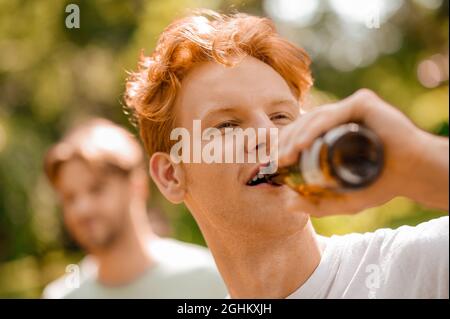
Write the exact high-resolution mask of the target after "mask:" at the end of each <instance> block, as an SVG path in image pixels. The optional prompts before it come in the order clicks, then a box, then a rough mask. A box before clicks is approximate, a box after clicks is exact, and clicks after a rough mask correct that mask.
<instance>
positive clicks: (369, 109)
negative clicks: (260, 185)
mask: <svg viewBox="0 0 450 319" xmlns="http://www.w3.org/2000/svg"><path fill="white" fill-rule="evenodd" d="M353 121H354V122H359V123H362V124H364V125H365V126H367V127H368V128H369V129H371V130H372V131H373V132H374V133H375V134H377V135H378V137H379V138H380V139H381V141H382V142H383V145H384V153H385V163H384V169H383V172H382V174H381V176H380V177H379V178H378V179H377V180H376V181H375V182H374V183H373V184H372V185H370V186H368V187H367V188H365V189H362V190H357V191H352V192H349V193H345V194H336V196H332V197H330V198H329V197H326V196H325V197H324V198H320V199H319V201H318V202H312V201H311V200H309V199H308V198H305V197H302V196H298V198H297V199H296V200H294V202H293V203H291V208H292V210H293V211H303V212H305V213H309V214H311V215H313V216H326V215H332V214H350V213H357V212H359V211H361V210H363V209H365V208H369V207H373V206H378V205H381V204H383V203H385V202H387V201H388V200H390V199H392V198H393V197H395V196H406V197H409V198H411V199H413V200H416V201H418V202H421V203H423V204H425V205H429V206H432V207H435V208H439V209H444V210H448V139H447V138H441V137H437V136H433V135H431V134H429V133H427V132H425V131H423V130H420V129H419V128H417V127H416V126H415V125H414V124H413V123H412V122H411V121H410V120H409V119H408V118H407V117H406V116H405V115H404V114H403V113H402V112H400V111H399V110H398V109H396V108H394V107H393V106H391V105H389V104H387V103H386V102H384V101H383V100H381V99H380V98H379V97H378V96H377V95H376V94H375V93H373V92H371V91H369V90H366V89H363V90H360V91H358V92H356V93H355V94H353V95H351V96H350V97H348V98H346V99H344V100H342V101H339V102H337V103H334V104H329V105H324V106H320V107H317V108H315V109H313V110H312V111H309V112H307V113H304V114H302V115H301V116H300V117H299V118H298V119H297V120H296V121H294V122H293V123H291V124H289V125H287V126H285V127H283V128H282V129H281V130H280V134H279V163H278V165H279V166H280V167H283V166H287V165H290V164H293V163H294V162H295V161H296V160H297V158H298V154H299V153H300V152H301V151H302V150H304V149H305V148H308V147H309V146H310V145H311V144H312V142H313V141H314V139H316V138H317V137H319V136H320V135H322V134H323V133H325V132H327V131H328V130H330V129H331V128H333V127H335V126H338V125H340V124H344V123H348V122H353Z"/></svg>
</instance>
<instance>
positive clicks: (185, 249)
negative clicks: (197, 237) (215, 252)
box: [151, 238, 215, 267]
mask: <svg viewBox="0 0 450 319" xmlns="http://www.w3.org/2000/svg"><path fill="white" fill-rule="evenodd" d="M151 249H152V253H153V254H154V256H155V258H156V259H157V260H159V261H163V262H169V263H175V264H177V263H178V264H179V265H186V266H199V267H200V266H214V265H215V264H214V259H213V257H212V255H211V252H210V251H209V249H207V248H206V247H203V246H200V245H196V244H191V243H186V242H182V241H179V240H176V239H172V238H160V239H157V240H155V241H154V242H152V243H151Z"/></svg>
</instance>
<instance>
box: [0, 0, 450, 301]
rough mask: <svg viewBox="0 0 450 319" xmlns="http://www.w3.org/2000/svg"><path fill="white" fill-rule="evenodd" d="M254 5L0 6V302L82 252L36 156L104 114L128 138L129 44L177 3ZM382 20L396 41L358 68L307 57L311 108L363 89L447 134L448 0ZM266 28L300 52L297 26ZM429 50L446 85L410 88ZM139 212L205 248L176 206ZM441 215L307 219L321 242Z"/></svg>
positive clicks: (155, 198)
mask: <svg viewBox="0 0 450 319" xmlns="http://www.w3.org/2000/svg"><path fill="white" fill-rule="evenodd" d="M416 2H417V3H416ZM69 3H76V4H78V5H79V7H80V12H81V28H80V29H67V28H65V25H64V21H65V18H66V15H67V13H65V7H66V5H67V4H69ZM263 4H264V3H263V2H261V1H252V0H247V1H231V0H216V1H214V0H210V1H206V0H205V1H194V0H165V1H157V0H147V1H144V0H132V1H120V0H99V1H88V0H80V1H61V0H40V1H31V0H28V1H27V0H15V1H11V0H0V297H39V296H40V293H41V291H42V288H43V287H44V286H45V285H46V284H47V283H48V282H50V281H51V280H54V279H55V278H56V277H58V276H59V275H61V274H63V273H64V269H65V266H66V265H67V264H69V263H72V262H77V261H78V260H79V259H80V257H81V256H82V253H81V252H80V250H79V249H78V247H76V245H74V244H73V242H71V241H70V239H69V238H68V236H67V234H66V233H65V232H64V230H63V229H62V227H61V226H62V223H61V213H60V208H59V207H58V205H57V202H56V198H55V196H54V194H53V192H52V190H51V189H50V186H49V185H48V183H47V181H46V180H45V178H44V176H43V172H42V157H43V154H44V152H45V150H46V149H47V148H48V147H49V146H50V145H51V144H52V143H54V142H55V141H56V140H57V139H58V138H59V137H60V136H61V135H62V134H63V132H64V131H65V129H66V128H67V127H68V126H69V125H70V124H71V123H73V122H74V121H80V120H82V119H84V118H87V117H89V116H94V115H96V116H104V117H107V118H109V119H112V120H113V121H115V122H117V123H119V124H122V125H124V126H127V127H128V128H129V129H130V130H131V131H132V132H135V130H134V128H133V127H132V126H131V125H129V123H128V121H127V119H126V116H124V114H123V110H122V107H121V104H122V94H123V90H124V79H125V76H126V71H127V70H133V69H135V67H136V61H137V57H138V55H139V52H140V49H141V48H145V52H146V53H149V52H151V50H152V48H153V47H154V45H155V40H156V39H157V36H158V35H159V33H160V32H161V31H162V30H163V29H164V27H165V26H166V25H167V24H168V23H169V22H170V21H171V20H172V19H173V18H174V17H177V16H180V15H182V14H184V13H185V9H186V8H196V7H206V8H211V9H218V10H222V11H224V12H229V11H232V10H240V11H243V12H248V13H252V14H257V15H267V13H266V12H265V9H264V5H263ZM336 19H338V18H337V17H336V15H333V13H332V12H330V13H328V14H324V15H322V17H321V19H320V20H318V21H316V23H315V24H314V26H312V27H310V28H309V29H308V30H310V31H311V30H312V31H313V33H312V34H313V35H314V36H316V34H317V36H319V34H323V33H324V32H326V26H327V25H328V24H329V23H330V21H335V20H336ZM391 22H392V23H393V24H394V25H395V26H396V28H397V30H400V32H401V35H402V43H401V45H400V46H399V48H398V49H397V50H395V51H394V52H389V53H385V54H381V55H379V56H378V57H377V58H376V59H375V60H374V61H372V62H371V63H370V64H368V65H366V66H364V67H359V68H355V69H353V70H351V71H348V70H347V71H342V70H336V68H334V67H333V66H332V65H331V64H330V63H328V62H327V60H326V59H324V58H317V59H314V64H313V71H314V77H315V88H314V90H313V97H314V99H315V101H316V103H322V102H328V101H332V100H336V99H339V98H343V97H345V96H347V95H349V94H351V93H353V92H354V91H355V90H357V89H358V88H361V87H367V88H370V89H372V90H374V91H375V92H377V93H378V94H379V95H381V96H382V97H383V98H384V99H385V100H387V101H388V102H390V103H392V104H393V105H395V106H397V107H398V108H399V109H401V110H402V111H403V112H405V113H406V114H408V116H410V117H411V118H412V119H413V121H414V122H415V123H416V124H417V125H418V126H420V127H422V128H423V129H425V130H428V131H430V132H434V133H436V134H441V135H444V136H448V1H444V2H443V3H442V5H441V6H440V7H439V8H438V9H436V10H431V9H426V8H424V7H421V6H420V5H419V4H418V1H412V0H411V1H410V0H406V1H404V3H403V5H402V8H401V9H400V10H399V11H398V12H397V14H396V15H395V16H394V17H392V18H391ZM277 25H278V26H279V27H280V28H279V30H280V33H282V34H283V35H285V36H288V37H289V38H290V39H292V40H293V41H295V42H297V43H298V44H300V45H302V37H303V36H306V35H305V32H306V31H307V30H306V31H305V28H302V27H298V26H292V25H289V24H288V23H283V22H277ZM382 28H383V27H382ZM343 36H344V37H345V34H344V35H343ZM385 37H386V39H382V41H389V39H390V38H389V34H387V35H385ZM320 40H321V41H328V40H326V38H324V39H322V38H321V39H320ZM307 49H308V48H307ZM365 53H368V52H365ZM434 54H443V55H444V56H445V57H446V61H447V65H446V69H447V71H446V72H447V78H446V79H445V80H444V81H443V82H442V83H441V84H440V85H438V86H436V87H433V88H426V87H424V86H423V85H421V83H420V82H419V81H418V77H417V67H418V64H419V63H420V62H421V61H422V60H424V59H427V58H429V57H430V56H432V55H434ZM386 129H389V128H386ZM411 174H412V175H413V174H414V172H411ZM149 206H151V207H152V208H153V210H154V211H156V212H158V211H159V212H164V215H163V216H165V218H166V219H167V221H169V222H170V225H171V230H170V234H171V235H172V236H174V237H176V238H178V239H181V240H185V241H189V242H194V243H199V244H204V241H203V238H202V236H201V234H200V232H199V230H198V227H197V226H196V224H195V222H194V220H193V219H192V217H191V216H190V214H189V212H188V211H187V209H186V208H185V207H183V206H177V207H174V206H172V205H169V204H168V203H167V202H166V201H165V200H163V199H162V197H161V196H160V195H159V194H158V193H157V191H156V189H154V187H153V192H152V198H151V200H150V203H149ZM443 214H445V213H444V212H440V211H435V210H430V209H427V208H425V207H421V206H419V205H417V204H415V203H413V202H411V201H410V200H408V199H405V198H396V199H394V200H392V201H390V202H389V203H386V204H385V205H383V206H382V207H377V208H373V209H369V210H367V211H364V212H362V213H360V214H359V215H357V216H340V217H328V218H324V219H320V220H314V224H315V226H316V229H317V231H318V232H319V233H321V234H324V235H332V234H344V233H348V232H354V231H356V232H365V231H372V230H374V229H377V228H380V227H394V228H395V227H398V226H400V225H404V224H408V225H415V224H417V223H420V222H422V221H425V220H428V219H431V218H434V217H436V216H440V215H443ZM155 216H160V217H161V216H162V215H155Z"/></svg>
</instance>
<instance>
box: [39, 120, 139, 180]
mask: <svg viewBox="0 0 450 319" xmlns="http://www.w3.org/2000/svg"><path fill="white" fill-rule="evenodd" d="M73 159H80V160H82V161H84V162H85V163H86V164H87V165H88V166H89V167H90V168H92V170H93V172H95V173H100V175H104V174H105V173H108V172H116V173H121V174H123V175H128V174H129V173H130V172H132V171H135V170H142V171H143V172H144V173H145V164H144V154H143V152H142V148H141V146H140V144H139V143H138V141H137V140H136V139H135V138H134V136H133V135H132V134H131V133H129V132H128V131H127V130H126V129H124V128H122V127H120V126H118V125H116V124H114V123H113V122H111V121H109V120H106V119H101V118H94V119H91V120H88V121H87V122H85V123H83V124H82V125H79V126H76V127H74V128H73V129H72V130H70V131H69V132H68V133H67V135H66V136H65V137H63V139H62V140H61V141H60V142H58V143H57V144H55V145H54V146H53V147H52V148H51V149H50V150H49V151H48V152H47V154H46V156H45V159H44V170H45V173H46V175H47V177H48V179H49V180H50V182H51V183H52V185H53V186H56V182H57V178H58V173H59V170H60V168H61V166H62V165H63V164H64V163H66V162H68V161H70V160H73Z"/></svg>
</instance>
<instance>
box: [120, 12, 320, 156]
mask: <svg viewBox="0 0 450 319" xmlns="http://www.w3.org/2000/svg"><path fill="white" fill-rule="evenodd" d="M245 55H249V56H252V57H255V58H257V59H259V60H261V61H263V62H264V63H267V64H268V65H270V66H271V67H272V68H273V69H274V70H275V71H277V72H278V73H279V74H280V75H281V76H282V77H283V78H284V79H285V81H286V82H287V83H288V85H289V86H290V88H291V90H292V91H293V93H294V94H295V96H296V97H297V99H298V100H299V101H301V100H302V99H303V97H304V96H305V94H306V92H307V91H308V90H309V88H310V86H311V85H312V77H311V72H310V68H309V66H310V58H309V57H308V55H307V54H306V52H305V51H304V50H303V49H302V48H299V47H297V46H295V45H294V44H292V43H291V42H289V41H287V40H286V39H283V38H282V37H281V36H280V35H279V34H278V33H277V32H276V29H275V26H274V24H273V22H272V21H271V20H270V19H268V18H262V17H256V16H250V15H247V14H242V13H237V14H232V15H223V14H218V13H216V12H213V11H205V10H202V11H201V12H200V13H199V14H195V15H192V16H188V17H185V18H182V19H179V20H176V21H174V22H173V23H171V24H170V25H169V26H168V27H167V28H166V29H165V30H164V32H163V33H162V34H161V36H160V38H159V40H158V42H157V45H156V48H155V50H154V52H153V54H152V55H151V56H145V55H144V54H143V53H141V56H140V60H139V64H138V71H137V72H134V73H131V74H130V76H129V78H128V79H127V83H126V91H125V103H126V106H127V107H128V108H129V109H130V110H131V111H132V114H133V116H134V119H135V120H137V123H136V124H138V126H139V129H140V135H141V138H142V140H143V143H144V146H145V148H146V151H147V153H148V154H149V156H151V155H152V154H153V153H154V152H158V151H162V152H169V150H170V147H171V141H170V138H169V137H170V131H171V130H172V129H173V125H174V118H175V114H174V111H173V104H174V101H175V97H176V94H177V91H178V90H179V88H180V85H181V81H182V80H183V77H184V76H185V75H186V74H187V72H188V71H189V70H190V69H191V68H192V67H193V66H194V65H195V64H196V63H200V62H206V61H214V62H217V63H221V64H224V65H226V66H233V65H235V64H236V63H239V60H240V59H241V58H242V57H243V56H245Z"/></svg>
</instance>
